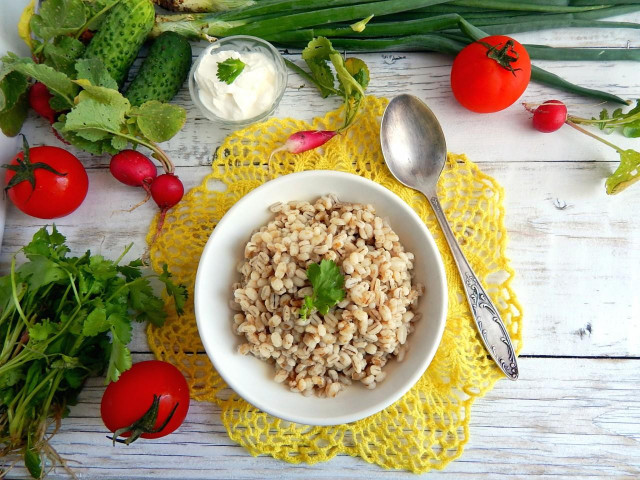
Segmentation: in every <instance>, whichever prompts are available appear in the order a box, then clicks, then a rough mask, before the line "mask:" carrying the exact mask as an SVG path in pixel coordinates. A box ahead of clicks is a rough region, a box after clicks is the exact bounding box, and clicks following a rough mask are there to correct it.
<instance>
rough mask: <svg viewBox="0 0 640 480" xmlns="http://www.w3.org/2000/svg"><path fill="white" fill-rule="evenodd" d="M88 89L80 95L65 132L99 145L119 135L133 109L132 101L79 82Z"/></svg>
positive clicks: (87, 83)
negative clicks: (100, 142)
mask: <svg viewBox="0 0 640 480" xmlns="http://www.w3.org/2000/svg"><path fill="white" fill-rule="evenodd" d="M78 82H79V83H81V84H82V86H83V87H84V88H85V90H83V91H82V92H80V94H79V95H78V103H77V105H76V106H75V107H74V108H73V109H72V110H71V111H70V112H69V113H67V115H66V117H65V119H64V127H62V129H61V131H62V132H65V133H67V132H72V133H74V134H76V135H78V136H80V137H82V138H84V139H85V140H89V141H91V142H99V141H101V140H105V139H109V141H111V137H112V136H113V135H118V134H119V133H120V132H121V130H122V128H123V126H124V122H125V115H126V114H127V112H128V111H129V109H130V108H131V105H130V104H129V100H127V99H126V98H124V97H123V96H122V95H121V94H120V93H119V92H118V91H117V90H113V89H111V88H105V87H98V86H94V85H91V84H89V82H88V81H87V80H81V81H78Z"/></svg>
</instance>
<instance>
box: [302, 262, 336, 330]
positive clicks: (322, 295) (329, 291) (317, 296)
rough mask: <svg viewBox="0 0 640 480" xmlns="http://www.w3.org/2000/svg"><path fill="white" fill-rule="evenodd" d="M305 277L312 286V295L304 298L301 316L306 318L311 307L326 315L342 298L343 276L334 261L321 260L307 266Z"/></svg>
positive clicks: (310, 311) (311, 310)
mask: <svg viewBox="0 0 640 480" xmlns="http://www.w3.org/2000/svg"><path fill="white" fill-rule="evenodd" d="M307 278H308V279H309V281H310V282H311V285H312V286H313V296H312V297H309V296H306V297H305V298H304V304H303V308H302V309H301V318H303V319H306V318H307V316H308V315H310V314H311V313H312V312H313V309H316V310H318V311H319V312H320V313H321V314H322V315H326V314H327V313H328V312H329V309H330V308H331V307H333V306H335V305H337V304H338V303H340V301H342V300H343V299H344V296H345V294H346V292H345V290H344V288H343V285H344V276H343V275H342V274H341V273H340V268H339V267H338V265H336V263H335V262H334V261H332V260H322V262H320V264H317V263H312V264H311V265H309V267H307Z"/></svg>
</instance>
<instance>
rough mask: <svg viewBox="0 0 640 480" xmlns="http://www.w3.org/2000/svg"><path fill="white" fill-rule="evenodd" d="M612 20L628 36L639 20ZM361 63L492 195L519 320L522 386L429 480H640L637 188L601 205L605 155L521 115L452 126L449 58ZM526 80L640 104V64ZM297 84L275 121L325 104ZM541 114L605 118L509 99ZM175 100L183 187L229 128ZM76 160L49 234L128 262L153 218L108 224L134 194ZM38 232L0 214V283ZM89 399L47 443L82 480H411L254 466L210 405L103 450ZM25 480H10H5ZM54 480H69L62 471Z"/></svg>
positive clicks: (639, 36) (88, 396)
mask: <svg viewBox="0 0 640 480" xmlns="http://www.w3.org/2000/svg"><path fill="white" fill-rule="evenodd" d="M620 19H624V20H630V21H636V22H638V21H640V14H635V15H628V16H625V17H621V18H620ZM516 38H518V39H519V40H521V41H525V42H531V43H546V44H555V45H562V46H586V47H599V46H609V47H631V48H638V47H640V31H638V30H609V31H606V32H605V31H595V30H589V29H574V30H564V31H561V30H552V31H546V32H538V33H532V34H522V35H516ZM361 56H362V57H363V58H364V59H365V60H366V62H367V63H368V64H369V66H370V70H371V74H372V75H371V77H372V81H371V86H370V93H372V94H375V95H381V96H393V95H395V94H398V93H401V92H409V93H413V94H416V95H418V96H420V97H421V98H422V99H423V100H425V101H426V102H427V103H428V104H429V105H430V106H431V108H432V109H433V110H434V111H435V113H436V114H437V115H438V117H439V118H440V120H441V122H442V125H443V129H444V131H445V134H446V136H447V142H448V146H449V149H450V150H451V151H454V152H465V153H467V154H468V156H469V157H470V158H471V159H472V160H473V161H475V162H477V163H479V164H480V165H481V168H482V169H483V170H484V171H486V172H487V173H488V174H490V175H492V176H494V177H495V178H496V179H497V180H498V181H499V182H500V183H501V184H502V185H503V186H504V187H505V191H506V224H507V229H508V231H509V234H510V242H509V246H508V250H507V251H508V255H509V257H510V258H511V259H512V262H513V266H514V267H515V269H516V274H517V276H516V280H515V289H516V292H517V294H518V296H519V298H520V301H521V302H522V304H523V308H524V311H525V318H524V329H525V332H524V349H523V352H522V356H521V359H520V364H521V372H522V373H521V379H520V380H519V381H518V382H516V383H512V382H507V381H501V382H499V383H498V384H497V386H496V388H495V389H494V390H493V391H492V392H490V393H489V394H488V395H487V396H486V397H485V398H482V399H479V400H478V401H477V402H476V404H475V405H474V406H473V408H472V410H471V429H470V441H469V444H468V445H467V447H466V451H465V453H464V454H463V456H462V457H461V458H460V459H459V460H457V461H455V462H453V463H451V464H450V465H449V466H448V467H447V468H446V469H445V470H444V471H441V472H435V471H434V472H431V473H429V474H427V475H425V477H426V478H434V479H437V478H443V479H445V478H446V479H452V480H453V479H474V480H475V479H478V478H483V479H520V478H532V479H534V478H535V479H552V478H553V479H564V478H567V479H568V478H603V479H604V478H607V479H613V478H616V479H617V478H620V479H632V478H640V400H639V399H640V373H639V372H640V369H639V368H638V367H639V366H640V293H639V290H638V285H640V268H639V266H640V222H639V221H638V213H637V212H638V209H639V206H640V186H639V185H636V186H634V187H632V188H630V189H629V190H628V191H625V192H624V193H622V194H621V195H619V196H616V197H607V196H606V195H605V193H604V185H603V182H604V178H605V176H606V175H608V174H609V173H610V172H611V171H612V170H613V169H614V168H615V166H616V164H617V158H616V157H617V155H616V154H615V152H614V151H613V150H610V149H608V148H607V147H604V146H600V145H599V144H598V143H597V142H595V141H593V140H591V139H589V138H587V137H585V136H583V135H580V134H578V133H577V132H575V131H573V130H571V129H569V128H564V129H562V130H561V131H559V132H557V133H555V134H551V135H543V134H540V133H537V132H535V131H534V130H533V129H531V128H530V126H529V123H528V120H529V116H528V114H526V113H525V112H524V111H523V109H522V107H521V106H520V105H514V106H512V107H510V108H509V109H507V110H505V111H503V112H499V113H496V114H492V115H476V114H472V113H470V112H467V111H465V110H463V109H462V108H461V107H459V106H458V105H457V104H456V103H455V101H454V100H453V98H452V96H451V92H450V89H449V86H448V73H449V68H450V65H451V59H450V58H448V57H445V56H442V55H436V54H426V53H411V54H391V53H385V54H381V53H372V54H363V55H361ZM289 58H290V59H292V60H297V59H298V57H297V55H289ZM537 64H538V65H540V66H542V67H543V68H547V69H549V70H551V71H553V72H555V73H558V74H559V75H561V76H563V77H565V78H567V79H570V80H573V81H575V82H577V83H580V84H582V85H585V86H590V87H594V88H601V89H605V90H608V91H611V92H612V93H616V94H618V95H620V96H622V97H624V98H629V99H635V98H639V97H640V75H639V74H638V72H639V71H640V70H639V67H638V64H637V63H632V62H617V63H588V62H563V63H555V62H537ZM303 84H304V82H303V81H302V80H301V79H300V78H299V77H297V76H296V75H293V74H290V76H289V89H288V91H287V93H286V95H285V97H284V99H283V102H282V104H281V106H280V108H279V109H278V111H277V112H276V115H280V116H285V115H287V116H295V117H298V118H303V119H310V118H312V117H313V116H314V115H318V114H321V113H323V112H325V111H327V110H329V109H331V108H333V107H335V106H337V105H338V101H335V100H327V99H322V98H320V96H319V95H318V94H317V93H316V91H315V90H313V89H312V88H309V87H308V86H305V87H304V88H301V89H298V87H299V86H300V85H303ZM550 98H559V99H563V100H565V101H566V102H568V103H570V104H571V108H572V109H573V110H576V111H577V112H578V113H581V114H584V115H591V114H593V113H596V112H597V111H598V110H599V109H600V106H598V105H596V102H594V101H590V100H588V99H584V98H578V97H575V96H572V95H567V94H564V93H562V92H558V91H555V90H551V89H549V88H547V87H543V86H540V85H536V84H532V85H531V86H530V87H529V89H528V90H527V92H525V94H524V96H523V97H522V100H523V101H531V102H540V101H544V100H547V99H550ZM177 102H178V103H180V104H182V105H184V106H185V107H186V108H187V109H188V120H187V126H186V127H185V128H184V130H183V131H182V132H180V133H179V134H178V135H177V136H176V137H175V138H174V139H172V140H171V141H169V142H166V143H165V144H164V145H163V147H164V148H165V150H166V151H167V153H168V154H169V155H170V156H171V157H172V158H173V159H174V161H175V162H176V164H177V166H178V173H179V175H180V177H181V178H182V179H183V181H184V183H185V186H186V188H190V187H193V186H195V185H197V184H199V182H200V181H201V179H202V178H203V176H204V175H205V174H206V173H207V172H208V170H209V167H208V165H209V163H210V161H211V154H212V152H213V151H214V150H215V148H216V146H217V145H219V144H220V143H221V141H222V139H223V138H224V136H225V135H226V134H227V133H229V130H227V129H220V128H218V127H216V126H214V125H213V124H211V123H210V122H208V121H207V120H206V119H204V118H203V117H202V116H201V115H200V114H199V113H198V112H197V111H196V110H195V109H194V108H193V107H192V105H191V102H190V100H189V96H188V92H187V89H186V88H184V89H183V90H182V92H181V93H180V94H179V96H178V98H177ZM25 133H26V134H27V136H28V138H29V139H30V140H31V142H32V143H33V144H40V143H46V144H51V145H57V144H58V142H57V140H56V139H55V138H54V137H53V135H52V134H51V133H50V131H49V128H48V127H47V125H46V124H45V123H44V122H43V121H41V120H40V119H36V118H30V120H29V122H28V124H27V126H26V127H25ZM609 139H610V140H612V141H613V140H615V142H614V143H617V144H619V145H620V146H623V147H627V148H634V146H635V148H636V149H638V148H639V147H640V144H639V141H638V140H637V139H636V140H629V139H624V138H622V137H620V136H617V135H615V136H612V137H610V138H609ZM78 156H79V157H80V158H81V159H82V160H83V162H84V164H85V166H86V167H87V168H88V170H89V176H90V182H91V188H90V192H89V195H88V197H87V200H86V201H85V203H84V204H83V205H82V206H81V207H80V208H79V209H78V210H77V211H76V212H75V213H73V214H72V215H70V216H68V217H65V218H63V219H60V220H58V221H57V222H56V223H57V225H58V226H59V228H60V230H61V231H62V232H63V233H64V234H65V235H66V236H67V237H68V239H69V243H70V245H71V247H72V248H73V249H74V250H75V251H78V252H80V251H84V250H86V249H87V248H91V250H92V251H93V252H101V253H102V254H104V255H106V256H109V257H115V256H117V255H118V254H119V252H120V250H121V248H122V246H123V245H125V244H127V243H129V242H130V241H131V240H133V241H135V246H134V249H133V252H132V255H135V254H139V253H141V252H142V251H143V249H144V234H145V233H146V230H147V225H148V221H149V219H150V218H151V215H152V214H153V213H154V207H153V206H152V205H151V204H147V205H145V206H143V207H140V208H138V209H137V210H136V211H134V212H132V213H123V212H121V211H120V210H122V209H125V208H128V207H130V206H131V205H133V204H135V203H137V201H138V200H139V195H138V194H139V192H137V191H135V189H131V188H128V187H125V186H122V185H120V184H118V183H116V182H114V181H113V179H112V178H110V175H109V172H108V170H107V169H106V168H105V167H106V165H107V164H108V158H107V157H91V156H90V155H88V154H84V153H79V154H78ZM44 223H45V222H43V221H40V220H37V219H32V218H29V217H27V216H25V215H23V214H22V213H20V212H19V211H18V210H16V209H15V208H13V207H10V208H9V209H8V211H7V222H6V226H5V231H4V240H3V244H2V250H1V252H0V271H1V272H6V268H7V263H8V260H9V258H10V256H11V254H12V253H13V252H15V251H16V250H17V249H18V248H20V246H22V245H23V244H25V243H26V242H28V240H29V239H30V238H31V236H32V235H33V233H34V231H35V230H36V229H37V228H39V227H40V226H41V225H43V224H44ZM131 348H132V350H133V351H134V352H135V354H134V361H135V360H138V361H139V360H143V359H145V358H149V350H148V346H147V344H146V340H145V338H144V334H143V332H142V330H141V329H140V328H138V329H137V330H136V332H135V335H134V340H133V342H132V345H131ZM102 392H103V386H102V383H101V381H100V380H99V379H94V380H92V381H90V382H89V384H88V385H87V387H86V389H85V390H84V392H83V394H82V395H81V397H80V403H79V405H78V406H76V407H74V408H72V410H71V416H70V417H69V418H67V419H65V421H64V423H63V427H62V430H61V431H60V432H59V433H58V434H57V435H56V437H54V440H53V442H52V443H53V445H54V447H55V448H56V449H57V450H58V452H59V453H60V454H61V455H62V456H63V457H65V458H66V459H68V460H69V462H70V465H71V466H72V468H73V469H74V470H75V471H76V473H77V474H78V476H79V477H81V478H85V479H93V478H131V479H133V478H164V479H173V478H183V479H185V480H186V479H213V478H219V479H231V478H243V479H250V478H275V477H282V478H413V477H415V476H414V475H411V474H407V473H404V472H388V471H385V470H383V469H381V468H379V467H377V466H375V465H369V464H367V463H365V462H364V461H362V460H360V459H358V458H351V457H345V456H339V457H336V458H335V459H333V460H332V461H330V462H328V463H326V464H316V465H313V466H306V465H290V464H287V463H283V462H280V461H276V460H273V459H272V458H269V457H257V458H254V457H252V456H251V455H249V454H248V453H247V452H246V451H245V450H244V449H243V448H241V447H239V446H237V445H235V444H233V442H231V441H230V440H229V438H228V437H227V435H226V433H225V431H224V428H223V427H222V425H221V421H220V412H219V410H218V409H217V407H215V406H213V405H210V404H206V403H197V402H192V405H191V409H190V412H189V415H188V416H187V419H186V422H185V423H184V425H183V426H182V427H181V428H180V429H179V430H178V431H177V432H176V433H174V434H172V435H171V436H169V437H166V438H164V439H160V440H156V441H142V442H137V443H136V444H133V445H131V446H129V447H128V448H126V447H123V446H121V445H119V446H118V447H115V448H114V447H112V446H111V445H110V443H109V442H108V441H107V439H106V438H105V429H104V427H103V425H102V423H101V421H100V419H99V402H100V398H101V395H102ZM25 475H26V472H25V471H24V469H20V468H17V469H15V470H13V471H12V472H11V473H10V474H9V476H8V478H23V477H25ZM50 478H67V477H66V475H65V473H64V472H63V471H62V470H60V469H57V470H55V471H54V472H52V474H51V475H50Z"/></svg>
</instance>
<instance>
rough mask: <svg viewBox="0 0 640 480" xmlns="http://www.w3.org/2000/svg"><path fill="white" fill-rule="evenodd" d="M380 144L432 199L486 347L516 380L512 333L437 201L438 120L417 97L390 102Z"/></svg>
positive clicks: (403, 177) (391, 163)
mask: <svg viewBox="0 0 640 480" xmlns="http://www.w3.org/2000/svg"><path fill="white" fill-rule="evenodd" d="M380 143H381V144H382V154H383V155H384V159H385V161H386V162H387V166H388V167H389V170H391V173H392V174H393V176H394V177H396V179H397V180H398V181H399V182H401V183H403V184H404V185H406V186H407V187H410V188H413V189H415V190H418V191H420V192H422V193H423V194H424V195H425V196H426V197H427V200H428V201H429V203H430V204H431V208H433V211H434V213H435V215H436V218H437V219H438V222H439V223H440V226H441V227H442V231H443V232H444V236H445V238H446V239H447V243H448V244H449V248H450V249H451V253H452V254H453V259H454V260H455V262H456V265H457V266H458V271H459V272H460V276H461V277H462V279H463V282H462V283H463V285H464V291H465V294H466V296H467V301H468V302H469V305H470V306H471V313H472V314H473V319H474V320H475V323H476V327H477V328H478V331H479V332H480V336H481V337H482V340H483V342H484V345H485V347H486V348H487V350H488V351H489V354H490V355H491V357H492V358H493V360H494V361H495V362H496V363H497V364H498V366H499V367H500V369H501V370H502V371H503V372H504V374H505V375H506V376H507V377H508V378H509V379H511V380H516V379H517V378H518V364H517V361H516V354H515V351H514V349H513V345H512V344H511V339H510V338H509V334H508V333H507V329H506V328H505V326H504V323H503V322H502V320H501V319H500V315H499V313H498V310H497V309H496V307H495V306H494V305H493V303H492V302H491V299H490V298H489V296H488V295H487V293H486V292H485V290H484V288H483V287H482V285H481V284H480V281H479V280H478V277H477V276H476V274H475V273H474V272H473V270H472V269H471V267H470V266H469V262H468V261H467V259H466V258H465V256H464V254H463V253H462V250H461V249H460V246H459V245H458V242H457V241H456V237H455V236H454V234H453V231H452V230H451V227H450V226H449V223H448V222H447V217H446V216H445V215H444V212H443V211H442V207H441V206H440V201H439V200H438V196H437V193H436V185H437V183H438V178H439V177H440V173H441V172H442V169H443V168H444V163H445V161H446V158H447V146H446V144H445V141H444V133H442V128H441V127H440V123H438V120H437V119H436V116H435V115H434V114H433V112H432V111H431V110H430V109H429V107H427V106H426V105H425V104H424V103H422V101H420V99H418V98H417V97H414V96H412V95H399V96H397V97H395V98H394V99H392V100H391V102H389V105H387V108H386V110H385V112H384V116H383V117H382V125H381V127H380Z"/></svg>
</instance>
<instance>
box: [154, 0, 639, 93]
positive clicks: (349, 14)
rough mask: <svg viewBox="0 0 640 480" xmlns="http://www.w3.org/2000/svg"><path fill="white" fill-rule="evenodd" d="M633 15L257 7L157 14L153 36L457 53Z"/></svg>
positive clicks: (571, 7)
mask: <svg viewBox="0 0 640 480" xmlns="http://www.w3.org/2000/svg"><path fill="white" fill-rule="evenodd" d="M636 11H640V1H638V0H635V1H630V0H615V1H614V2H609V3H608V2H606V0H605V1H597V0H529V1H527V2H521V1H518V0H455V1H450V0H449V1H448V0H365V1H364V2H362V1H358V0H260V1H259V2H256V4H255V5H253V6H249V7H247V8H244V9H236V10H230V11H227V12H220V13H213V14H212V13H209V14H193V15H170V16H163V15H159V16H157V17H156V26H155V28H154V32H153V34H154V35H158V34H159V33H161V32H163V31H175V32H178V33H180V34H183V35H186V36H190V37H199V38H208V39H211V37H219V36H227V35H236V34H237V35H255V36H258V37H261V38H264V39H266V40H269V41H271V42H273V43H276V44H277V45H279V46H281V47H288V48H304V47H305V46H306V45H307V43H308V42H309V41H310V40H311V39H313V38H315V37H318V36H324V37H327V38H330V39H331V41H332V43H333V45H334V46H335V47H336V48H339V49H343V50H360V51H362V50H364V51H378V50H395V51H403V50H413V51H416V50H417V51H436V52H440V53H447V54H456V53H458V52H459V51H460V50H461V49H462V48H464V46H465V45H467V44H469V43H470V41H473V40H477V39H479V38H482V37H485V36H488V35H496V34H502V35H509V34H512V33H517V32H528V31H537V30H543V29H548V28H570V27H590V28H591V27H596V28H629V29H639V28H640V24H638V23H633V22H614V21H601V20H600V19H601V18H606V17H611V16H615V15H622V14H627V13H631V12H636ZM372 15H373V17H372V18H371V16H372ZM363 18H370V21H369V23H367V25H366V27H365V28H364V29H363V30H362V31H361V32H357V31H354V29H353V28H351V26H350V25H351V24H352V23H353V22H357V21H361V20H362V19H363ZM478 27H483V29H484V30H481V29H480V28H478ZM525 48H527V50H528V51H529V55H530V57H531V58H532V59H534V60H562V61H574V60H575V61H585V60H588V61H599V60H607V61H617V60H629V61H638V60H640V51H638V50H637V49H623V48H617V49H591V48H560V47H551V46H546V45H525ZM291 68H294V67H293V66H291ZM532 80H534V81H537V82H540V83H543V84H546V85H550V86H553V87H556V88H560V89H563V90H567V91H570V92H573V93H577V94H580V95H587V96H591V97H595V98H598V99H604V100H608V101H613V102H617V103H626V102H624V100H623V99H621V98H619V97H617V96H615V95H611V94H609V93H606V92H600V91H597V90H593V89H588V88H584V87H580V86H577V85H574V84H572V83H571V82H568V81H566V80H563V79H562V78H560V77H558V76H557V75H555V74H552V73H550V72H546V71H545V70H542V69H540V68H538V67H535V66H534V67H533V68H532Z"/></svg>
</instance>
